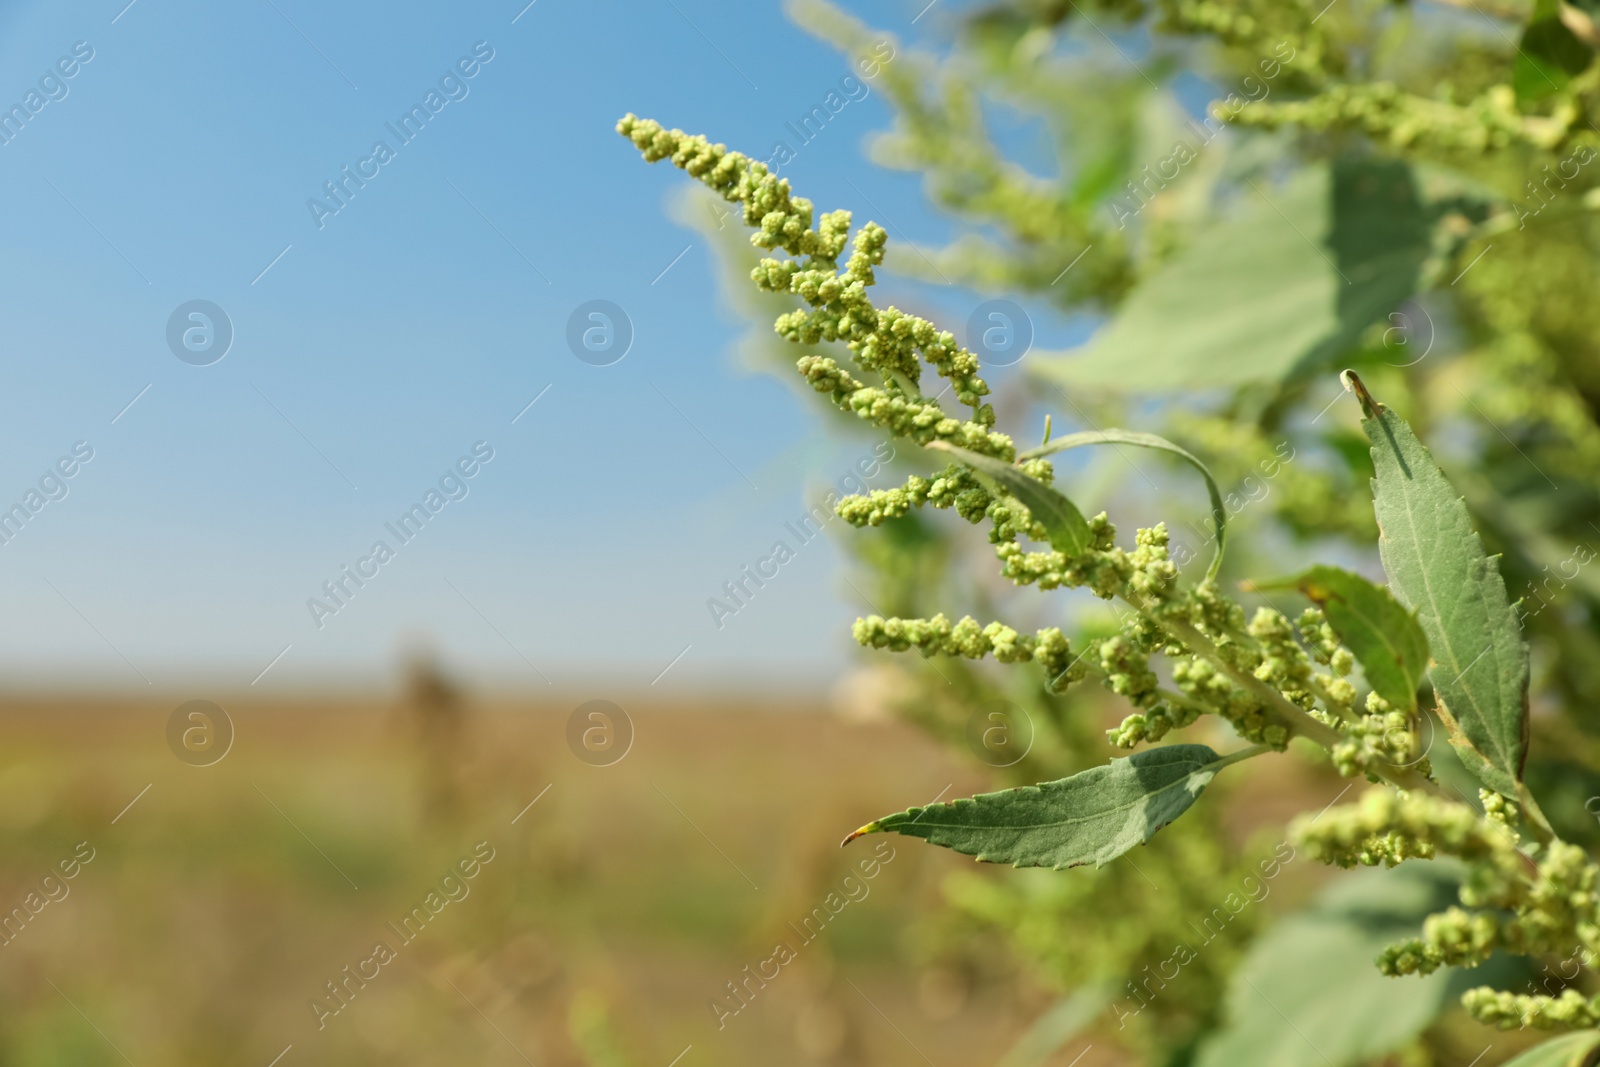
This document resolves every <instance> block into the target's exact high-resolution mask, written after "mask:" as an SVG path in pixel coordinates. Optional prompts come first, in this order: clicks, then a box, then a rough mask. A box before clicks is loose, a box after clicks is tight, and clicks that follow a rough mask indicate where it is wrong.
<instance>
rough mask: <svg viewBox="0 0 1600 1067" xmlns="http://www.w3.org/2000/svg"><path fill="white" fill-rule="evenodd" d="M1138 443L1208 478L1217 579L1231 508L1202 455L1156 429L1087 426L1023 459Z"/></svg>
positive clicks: (1212, 574)
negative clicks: (1073, 449) (1214, 536)
mask: <svg viewBox="0 0 1600 1067" xmlns="http://www.w3.org/2000/svg"><path fill="white" fill-rule="evenodd" d="M1119 444H1121V445H1136V446H1138V447H1139V448H1152V449H1155V450H1156V451H1159V452H1170V453H1171V454H1172V455H1175V456H1177V457H1178V458H1179V459H1181V460H1183V461H1184V462H1185V463H1187V464H1189V465H1190V466H1191V467H1193V468H1194V469H1195V470H1197V471H1199V472H1200V476H1201V477H1202V478H1204V479H1205V480H1206V492H1207V493H1209V494H1210V495H1211V523H1212V531H1213V532H1214V533H1215V535H1216V542H1217V548H1216V553H1215V555H1213V557H1212V560H1211V567H1210V568H1209V569H1208V570H1207V571H1206V580H1207V581H1215V580H1216V577H1217V571H1219V570H1221V569H1222V553H1223V549H1224V548H1225V547H1226V545H1227V543H1228V509H1227V507H1225V506H1224V505H1223V503H1222V491H1221V490H1220V489H1218V488H1217V480H1216V479H1215V478H1213V477H1212V476H1211V468H1210V467H1207V466H1206V465H1205V464H1204V463H1202V462H1201V461H1200V459H1199V458H1198V457H1197V456H1196V455H1195V454H1194V453H1193V452H1190V451H1189V450H1188V449H1186V448H1183V447H1182V446H1180V445H1175V444H1173V443H1172V442H1171V441H1168V440H1167V439H1166V438H1165V437H1161V436H1159V435H1157V434H1153V433H1144V432H1142V431H1139V430H1084V431H1083V432H1081V433H1069V434H1067V435H1066V436H1065V437H1058V438H1056V439H1055V440H1053V441H1046V442H1045V443H1044V444H1042V445H1040V446H1039V447H1038V448H1033V449H1029V450H1028V451H1026V452H1024V453H1022V458H1023V459H1033V458H1036V457H1040V456H1049V455H1054V454H1055V453H1057V452H1065V451H1067V449H1069V448H1082V447H1083V446H1084V445H1119Z"/></svg>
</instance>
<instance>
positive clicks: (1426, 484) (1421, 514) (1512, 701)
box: [1345, 371, 1528, 797]
mask: <svg viewBox="0 0 1600 1067" xmlns="http://www.w3.org/2000/svg"><path fill="white" fill-rule="evenodd" d="M1345 379H1346V382H1347V383H1348V384H1349V385H1350V386H1351V388H1353V389H1354V390H1355V391H1356V394H1357V395H1358V396H1359V397H1360V399H1361V406H1362V410H1363V412H1364V413H1365V418H1363V419H1362V421H1361V425H1362V428H1363V429H1365V430H1366V431H1367V437H1368V438H1369V439H1371V441H1372V464H1373V468H1374V471H1375V477H1374V478H1373V480H1372V493H1373V507H1374V510H1375V511H1376V513H1377V517H1378V529H1379V531H1380V537H1379V539H1378V551H1379V554H1380V555H1381V556H1382V557H1383V569H1384V571H1385V573H1387V574H1388V575H1389V587H1390V588H1391V589H1392V590H1394V594H1395V596H1396V597H1398V598H1399V600H1400V602H1401V603H1403V604H1405V605H1407V606H1408V607H1412V608H1415V609H1416V611H1417V621H1418V622H1419V623H1421V624H1422V631H1423V633H1425V634H1426V635H1427V638H1428V648H1429V649H1430V650H1431V652H1432V655H1433V666H1432V667H1431V668H1430V669H1429V671H1428V676H1429V678H1431V679H1432V680H1433V690H1434V693H1435V694H1436V695H1437V697H1438V699H1439V716H1440V718H1441V719H1443V720H1444V723H1445V726H1446V727H1448V728H1449V730H1450V743H1451V744H1452V745H1453V746H1454V747H1455V749H1456V751H1457V753H1458V754H1459V755H1460V756H1461V762H1462V763H1464V764H1465V765H1466V767H1467V769H1468V770H1469V771H1471V772H1472V774H1473V776H1474V777H1476V778H1477V779H1478V781H1480V782H1482V783H1483V784H1484V785H1486V786H1488V787H1489V788H1491V789H1493V790H1495V791H1497V792H1499V793H1503V794H1506V795H1508V796H1512V797H1515V796H1517V792H1518V790H1517V783H1518V782H1519V781H1520V780H1521V778H1522V764H1523V761H1524V760H1525V759H1526V758H1527V752H1528V647H1527V645H1525V644H1524V643H1523V641H1522V632H1521V629H1520V627H1519V625H1518V622H1517V616H1516V613H1515V612H1514V611H1513V610H1512V608H1511V604H1510V602H1509V601H1508V600H1507V599H1506V586H1505V581H1504V580H1503V579H1502V578H1501V577H1500V569H1499V567H1498V566H1497V563H1496V559H1497V557H1490V556H1488V555H1486V554H1485V553H1484V551H1483V542H1482V541H1480V540H1479V539H1478V532H1477V531H1476V530H1474V529H1473V527H1472V517H1471V516H1470V515H1469V514H1468V513H1467V506H1466V504H1465V503H1464V502H1463V501H1462V499H1461V494H1459V493H1457V492H1456V490H1455V487H1454V486H1452V485H1451V484H1450V482H1449V480H1448V479H1447V478H1446V477H1445V476H1444V472H1443V471H1441V470H1440V469H1439V466H1438V464H1436V463H1435V462H1434V461H1433V455H1432V454H1431V453H1430V452H1429V451H1428V450H1427V449H1426V448H1425V447H1423V445H1422V442H1420V441H1418V440H1417V438H1416V435H1415V434H1413V433H1412V432H1411V427H1410V426H1408V425H1406V421H1405V420H1404V419H1402V418H1401V417H1400V416H1399V415H1396V414H1395V413H1394V412H1393V411H1390V410H1389V409H1388V408H1386V407H1384V406H1383V405H1382V404H1379V403H1377V402H1376V401H1375V400H1373V399H1372V396H1371V395H1370V394H1369V393H1368V392H1367V390H1366V387H1365V386H1363V385H1362V384H1361V379H1359V378H1357V377H1356V376H1355V375H1354V374H1352V373H1350V372H1349V371H1346V372H1345Z"/></svg>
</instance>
